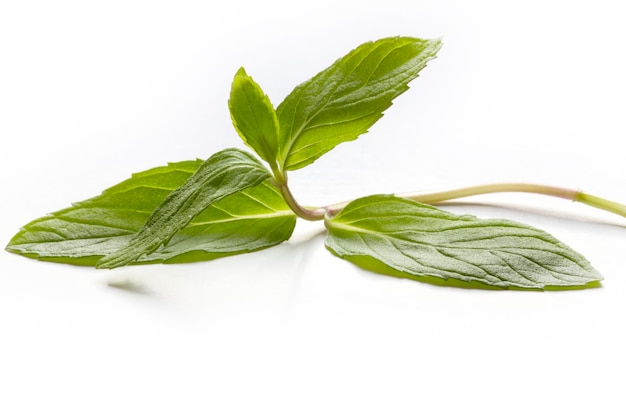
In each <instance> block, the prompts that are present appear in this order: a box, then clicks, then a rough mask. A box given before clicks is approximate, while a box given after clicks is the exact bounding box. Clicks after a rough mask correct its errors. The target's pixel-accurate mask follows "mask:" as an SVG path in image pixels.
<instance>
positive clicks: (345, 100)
mask: <svg viewBox="0 0 626 417" xmlns="http://www.w3.org/2000/svg"><path fill="white" fill-rule="evenodd" d="M440 48H441V41H440V40H438V39H435V40H424V39H416V38H407V37H395V38H386V39H381V40H378V41H376V42H369V43H365V44H363V45H361V46H359V47H357V48H356V49H354V50H353V51H352V52H350V53H349V54H347V55H346V56H345V57H343V58H341V59H339V60H337V61H336V62H335V63H334V64H332V65H331V66H330V67H329V68H327V69H326V70H324V71H322V72H320V73H319V74H317V75H316V76H314V77H313V78H312V79H310V80H309V81H306V82H304V83H303V84H300V85H299V86H297V87H296V88H295V89H294V90H293V92H291V93H290V94H289V95H288V96H287V97H286V98H285V100H284V101H283V102H282V103H281V104H280V105H279V106H278V109H277V113H278V119H279V122H280V140H279V143H280V152H279V166H280V167H281V168H283V169H284V170H296V169H300V168H302V167H305V166H306V165H309V164H310V163H312V162H313V161H315V160H316V159H317V158H319V157H320V156H322V155H323V154H325V153H326V152H328V151H330V150H331V149H333V148H334V147H335V146H337V145H338V144H340V143H342V142H346V141H351V140H354V139H356V138H357V137H358V136H359V135H361V134H362V133H365V132H367V129H369V127H370V126H372V125H373V124H374V123H375V122H376V121H377V120H378V119H379V118H380V117H381V116H382V115H383V113H382V112H383V111H384V110H385V109H387V108H388V107H389V106H391V104H392V100H393V99H394V98H395V97H397V96H398V95H400V94H401V93H403V92H404V91H406V90H407V89H408V83H409V82H410V81H411V80H413V79H414V78H416V77H417V75H418V73H419V71H420V70H421V69H422V68H424V67H425V66H426V63H427V62H428V61H429V60H431V59H433V58H434V57H435V55H436V53H437V51H438V50H439V49H440Z"/></svg>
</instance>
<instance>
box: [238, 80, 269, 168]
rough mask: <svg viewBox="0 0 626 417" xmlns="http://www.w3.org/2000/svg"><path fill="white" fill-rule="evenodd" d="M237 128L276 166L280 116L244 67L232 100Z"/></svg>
mask: <svg viewBox="0 0 626 417" xmlns="http://www.w3.org/2000/svg"><path fill="white" fill-rule="evenodd" d="M228 107H229V109H230V116H231V118H232V121H233V125H234V126H235V130H237V133H239V136H241V139H243V141H244V143H245V144H246V145H248V146H249V147H250V148H252V149H253V150H254V151H255V152H256V153H257V154H258V155H259V156H260V157H261V158H263V160H265V161H267V162H268V163H269V164H270V165H271V166H272V167H274V166H275V164H276V156H277V154H278V117H277V116H276V111H275V110H274V106H272V103H271V102H270V99H269V98H268V97H267V96H266V95H265V93H263V90H262V89H261V87H260V86H259V85H258V84H257V83H256V82H255V81H254V80H253V79H252V78H251V77H250V76H248V74H246V71H245V70H244V69H243V68H240V69H239V71H237V74H235V78H234V80H233V85H232V88H231V90H230V100H229V101H228Z"/></svg>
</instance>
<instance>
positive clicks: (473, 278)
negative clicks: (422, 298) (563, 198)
mask: <svg viewBox="0 0 626 417" xmlns="http://www.w3.org/2000/svg"><path fill="white" fill-rule="evenodd" d="M326 225H327V228H328V230H329V234H328V236H327V239H326V247H327V248H328V249H330V250H331V251H332V252H333V253H335V254H336V255H338V256H339V257H342V258H346V259H348V260H350V261H353V262H354V263H356V264H357V265H360V266H362V267H366V268H368V269H373V270H376V271H380V270H381V266H382V267H383V268H386V269H388V270H389V269H391V270H392V271H395V272H396V273H398V274H399V275H401V276H407V277H410V278H413V279H417V280H423V281H427V282H432V281H433V277H434V278H435V281H436V280H437V279H440V282H441V280H459V281H461V282H469V283H479V284H486V285H489V286H495V287H519V288H538V289H541V288H555V287H576V286H589V284H593V283H597V282H598V281H600V280H602V277H601V276H600V274H599V273H598V272H597V271H596V270H595V269H594V268H593V267H592V266H591V265H590V264H589V262H588V261H587V260H586V259H585V258H583V256H582V255H580V254H578V253H577V252H575V251H574V250H573V249H571V248H569V247H568V246H566V245H565V244H563V243H561V242H559V241H558V240H557V239H556V238H554V237H553V236H551V235H549V234H548V233H546V232H544V231H542V230H538V229H535V228H532V227H530V226H526V225H523V224H520V223H516V222H513V221H509V220H497V219H489V220H483V219H478V218H476V217H474V216H468V215H465V216H460V215H456V214H452V213H449V212H446V211H443V210H440V209H438V208H435V207H432V206H428V205H425V204H421V203H417V202H414V201H411V200H407V199H403V198H399V197H394V196H371V197H364V198H361V199H358V200H355V201H353V202H352V203H350V204H348V205H347V206H346V207H345V208H344V209H343V210H342V211H341V212H340V213H339V214H338V215H336V216H335V217H332V218H327V219H326Z"/></svg>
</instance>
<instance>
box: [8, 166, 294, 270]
mask: <svg viewBox="0 0 626 417" xmlns="http://www.w3.org/2000/svg"><path fill="white" fill-rule="evenodd" d="M201 163H202V161H199V160H196V161H184V162H177V163H172V164H168V165H167V166H165V167H158V168H153V169H150V170H147V171H143V172H141V173H138V174H133V176H132V177H131V178H130V179H128V180H126V181H123V182H121V183H120V184H117V185H115V186H113V187H111V188H109V189H107V190H105V191H104V192H103V193H102V194H101V195H99V196H97V197H94V198H91V199H88V200H85V201H82V202H80V203H76V204H74V205H73V206H72V207H69V208H66V209H63V210H60V211H57V212H55V213H52V214H50V215H47V216H45V217H42V218H40V219H37V220H34V221H32V222H30V223H29V224H27V225H26V226H24V227H23V228H22V230H21V231H20V232H19V233H17V234H16V235H15V236H14V237H13V239H12V240H11V242H9V245H8V246H7V250H9V251H11V252H14V253H18V254H21V255H24V256H27V257H31V258H37V259H39V260H46V261H54V262H63V263H69V264H74V265H92V266H93V265H95V264H96V262H97V261H98V260H99V259H100V258H102V257H103V256H105V255H109V254H111V253H114V252H116V251H118V250H120V249H121V248H123V247H125V246H126V245H127V244H128V241H129V240H130V238H131V236H132V234H133V233H135V232H137V231H138V230H139V229H140V228H141V226H142V225H143V224H144V223H145V222H146V221H147V220H148V217H149V215H150V213H151V212H152V211H153V210H154V209H155V208H156V207H157V206H158V205H159V203H160V202H161V201H162V200H163V199H164V198H165V197H167V195H168V194H169V193H170V192H172V191H174V190H175V189H177V188H178V187H180V186H181V185H182V184H183V183H184V182H185V181H186V180H187V179H188V178H189V177H190V176H191V175H192V174H193V173H194V172H195V171H196V170H197V169H198V167H199V166H200V164H201ZM295 222H296V216H295V215H294V214H293V212H292V211H291V210H290V209H289V207H288V206H287V205H286V204H285V202H284V200H283V199H282V197H281V195H280V191H279V190H278V189H277V188H276V187H275V186H273V185H272V184H271V183H270V181H264V182H262V183H261V184H259V185H257V186H255V187H251V188H247V189H245V190H243V191H240V192H237V193H234V194H232V195H230V196H228V197H226V198H224V199H222V200H220V201H218V202H216V203H214V204H213V205H211V206H210V207H208V208H207V209H205V210H204V211H203V212H201V213H200V214H198V215H197V216H196V217H195V218H194V219H193V220H192V221H191V222H190V223H189V224H188V225H187V227H185V228H184V229H182V230H181V231H179V232H178V233H176V234H175V235H174V236H173V237H172V239H171V240H170V242H169V244H168V245H167V246H164V247H161V248H159V249H157V250H156V251H155V252H153V253H151V254H150V255H143V256H141V257H140V258H139V259H138V260H137V261H136V262H134V263H156V262H167V263H172V262H194V261H201V260H209V259H214V258H218V257H222V256H228V255H234V254H237V253H243V252H250V251H254V250H260V249H264V248H267V247H271V246H274V245H277V244H279V243H281V242H283V241H285V240H287V239H289V237H290V236H291V233H292V231H293V229H294V227H295Z"/></svg>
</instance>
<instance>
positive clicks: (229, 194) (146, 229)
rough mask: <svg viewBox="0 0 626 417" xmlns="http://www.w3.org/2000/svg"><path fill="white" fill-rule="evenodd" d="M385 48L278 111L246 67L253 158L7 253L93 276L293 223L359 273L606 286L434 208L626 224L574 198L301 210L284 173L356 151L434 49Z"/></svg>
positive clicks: (154, 183) (534, 243)
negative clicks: (573, 215)
mask: <svg viewBox="0 0 626 417" xmlns="http://www.w3.org/2000/svg"><path fill="white" fill-rule="evenodd" d="M441 45H442V44H441V41H440V40H439V39H430V40H429V39H417V38H411V37H393V38H385V39H380V40H378V41H375V42H368V43H365V44H363V45H360V46H359V47H357V48H356V49H354V50H352V51H351V52H349V53H348V54H347V55H345V56H344V57H342V58H340V59H338V60H337V61H335V62H334V63H333V64H332V65H331V66H329V67H328V68H327V69H325V70H324V71H322V72H320V73H319V74H317V75H315V76H314V77H313V78H311V79H310V80H308V81H306V82H304V83H302V84H300V85H298V86H297V87H296V88H295V89H294V90H293V91H292V92H291V93H290V94H289V95H288V96H287V97H286V98H285V99H284V101H283V102H282V103H281V104H280V105H279V106H278V107H276V108H275V107H274V106H273V105H272V103H271V101H270V99H269V98H268V96H267V95H266V94H265V93H264V92H263V90H262V89H261V87H260V86H259V85H258V84H257V83H256V82H255V81H254V80H253V79H252V78H251V77H250V76H249V75H248V74H247V73H246V71H245V70H244V69H243V68H241V69H240V70H239V71H237V73H236V74H235V77H234V80H233V83H232V89H231V93H230V99H229V101H228V105H229V109H230V114H231V118H232V122H233V125H234V127H235V130H236V131H237V132H238V134H239V136H240V137H241V139H242V140H243V142H244V143H245V144H246V145H247V146H248V147H249V148H250V149H251V150H252V151H253V152H254V153H255V154H256V156H258V157H259V158H260V159H261V160H262V161H264V163H265V164H264V163H263V162H261V161H259V159H257V158H256V157H255V156H253V155H251V154H250V153H248V152H244V151H242V150H238V149H226V150H223V151H221V152H217V153H216V154H214V155H213V156H211V157H210V158H208V159H207V160H206V161H200V160H196V161H183V162H177V163H170V164H168V165H167V166H162V167H158V168H154V169H151V170H147V171H144V172H140V173H137V174H134V175H133V176H132V177H131V178H129V179H128V180H126V181H124V182H122V183H120V184H117V185H115V186H113V187H111V188H109V189H107V190H105V191H104V192H103V193H102V194H101V195H99V196H97V197H94V198H91V199H88V200H85V201H82V202H80V203H76V204H74V205H72V206H71V207H69V208H66V209H64V210H60V211H57V212H54V213H52V214H49V215H47V216H44V217H42V218H39V219H36V220H34V221H32V222H30V223H28V224H27V225H25V226H24V227H23V228H22V229H21V230H20V232H19V233H17V234H16V235H15V236H14V237H13V239H12V240H11V241H10V242H9V244H8V246H7V248H6V249H7V250H9V251H11V252H15V253H18V254H21V255H24V256H27V257H32V258H37V259H40V260H46V261H54V262H63V263H69V264H76V265H91V266H95V267H96V268H117V267H120V266H124V265H129V264H142V263H170V262H195V261H202V260H209V259H214V258H218V257H222V256H227V255H235V254H239V253H245V252H250V251H256V250H260V249H265V248H268V247H271V246H274V245H277V244H279V243H281V242H284V241H286V240H288V239H289V238H290V236H291V234H292V232H293V230H294V228H295V225H296V219H297V217H300V218H302V219H306V220H311V221H317V220H323V221H324V224H325V226H326V229H327V231H328V234H327V237H326V247H327V248H328V249H329V250H330V251H331V252H332V253H334V254H335V255H337V256H339V257H341V258H344V259H347V260H349V261H351V262H353V263H355V264H356V265H359V266H361V267H363V268H366V269H369V270H373V271H376V272H380V273H385V274H388V275H392V276H401V277H407V278H411V279H415V280H419V281H423V282H431V283H435V284H441V285H457V286H469V287H484V288H530V289H557V288H558V289H563V288H566V289H569V288H588V287H592V286H595V285H597V283H598V282H599V281H600V280H602V277H601V275H600V274H599V273H598V272H597V271H596V270H595V269H594V268H593V267H592V266H591V265H590V263H589V262H588V261H587V260H586V259H585V258H584V257H583V256H582V255H580V254H578V253H577V252H576V251H574V250H573V249H571V248H570V247H568V246H567V245H565V244H564V243H562V242H560V241H558V240H557V239H556V238H554V237H553V236H551V235H550V234H548V233H546V232H544V231H542V230H539V229H536V228H533V227H531V226H527V225H523V224H520V223H517V222H513V221H510V220H497V219H489V220H484V219H478V218H476V217H473V216H469V215H457V214H452V213H449V212H447V211H443V210H441V209H439V208H436V207H434V206H432V205H429V204H436V203H439V202H443V201H447V200H451V199H455V198H460V197H467V196H471V195H478V194H484V193H492V192H530V193H539V194H545V195H550V196H555V197H561V198H567V199H570V200H572V201H579V202H582V203H585V204H588V205H591V206H594V207H597V208H600V209H603V210H607V211H611V212H614V213H616V214H619V215H622V216H626V207H625V206H623V205H620V204H617V203H615V202H612V201H608V200H605V199H602V198H599V197H596V196H592V195H589V194H585V193H582V192H579V191H575V190H569V189H564V188H558V187H548V186H541V185H535V184H493V185H482V186H476V187H469V188H463V189H457V190H450V191H445V192H439V193H431V194H396V195H374V196H368V197H363V198H359V199H356V200H354V201H350V202H344V203H338V204H334V205H330V206H320V207H304V206H302V205H300V204H299V203H298V202H297V200H296V198H295V197H294V196H293V194H292V192H291V190H290V188H289V182H288V175H287V174H288V172H290V171H294V170H298V169H301V168H304V167H306V166H307V165H310V164H311V163H313V162H314V161H315V160H317V159H318V158H320V157H321V156H322V155H324V154H325V153H327V152H328V151H330V150H332V149H333V148H334V147H335V146H337V145H339V144H341V143H343V142H347V141H352V140H355V139H357V138H358V137H359V136H360V135H361V134H363V133H366V132H367V130H368V129H369V128H370V127H371V126H372V125H373V124H374V123H375V122H376V121H377V120H378V119H379V118H380V117H382V115H383V112H384V111H385V110H386V109H387V108H389V107H390V106H391V104H392V101H393V99H394V98H396V97H397V96H398V95H400V94H402V93H403V92H405V91H406V90H407V89H408V88H409V87H408V84H409V82H411V81H412V80H413V79H415V78H416V77H417V76H418V74H419V72H420V71H421V70H422V69H423V68H424V67H425V66H426V64H427V63H428V62H429V61H430V60H432V59H433V58H435V56H436V54H437V52H438V51H439V49H440V48H441Z"/></svg>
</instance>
